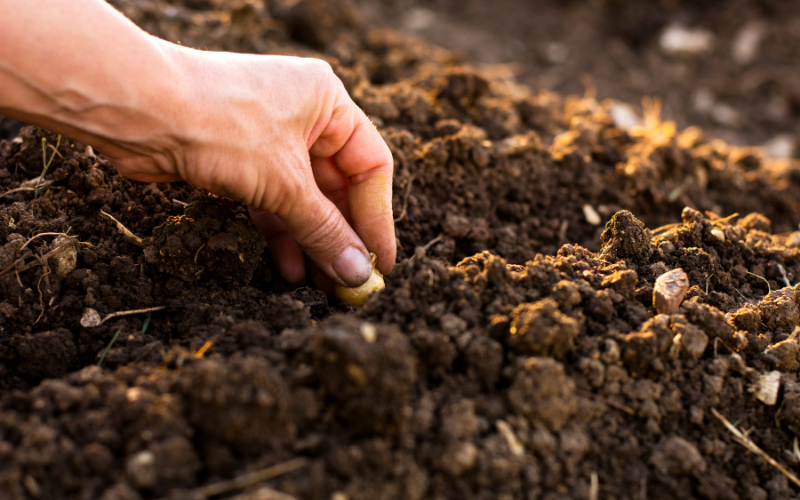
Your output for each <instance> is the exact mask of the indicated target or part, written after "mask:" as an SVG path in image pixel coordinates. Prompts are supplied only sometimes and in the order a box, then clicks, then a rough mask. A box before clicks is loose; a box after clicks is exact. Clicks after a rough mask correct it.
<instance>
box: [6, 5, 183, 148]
mask: <svg viewBox="0 0 800 500" xmlns="http://www.w3.org/2000/svg"><path fill="white" fill-rule="evenodd" d="M0 10H2V12H3V15H2V16H0V113H2V114H4V115H7V116H10V117H12V118H16V119H19V120H21V121H24V122H27V123H32V124H36V125H40V126H43V127H46V128H49V129H52V130H54V131H56V132H60V133H63V134H65V135H69V136H70V137H73V138H75V139H79V140H82V141H84V142H87V143H89V144H93V145H95V146H96V147H97V148H98V149H99V150H101V151H102V152H104V153H106V154H107V155H110V156H125V154H126V153H138V154H145V155H148V156H152V155H154V154H155V155H156V156H157V155H158V154H164V153H163V152H164V151H172V150H177V147H172V145H170V144H165V142H169V141H170V134H168V133H167V134H165V133H164V132H165V130H168V129H169V128H170V127H172V125H174V124H173V123H171V122H172V121H174V120H175V119H176V117H180V116H181V115H182V113H181V107H182V106H183V104H182V102H181V99H180V96H181V95H183V94H185V92H181V85H182V79H181V78H180V71H179V68H178V67H177V66H176V64H175V62H174V61H175V58H174V57H172V55H173V52H174V51H175V50H176V49H175V48H173V47H172V46H170V45H169V44H167V43H166V42H163V41H160V40H157V39H155V38H153V37H151V36H149V35H147V34H146V33H144V32H143V31H141V30H140V29H139V28H138V27H136V26H135V25H134V24H133V23H131V22H130V21H129V20H128V19H126V18H125V17H124V16H122V14H120V13H118V12H117V11H115V10H114V9H113V8H112V7H111V6H109V5H108V4H106V3H105V2H104V1H103V0H69V1H64V0H25V1H19V0H0ZM154 141H155V143H154ZM143 148H147V149H153V151H143V150H142V149H143ZM172 160H173V162H174V160H175V159H172ZM156 161H157V160H156ZM159 163H161V162H159Z"/></svg>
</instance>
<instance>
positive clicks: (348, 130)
mask: <svg viewBox="0 0 800 500" xmlns="http://www.w3.org/2000/svg"><path fill="white" fill-rule="evenodd" d="M341 92H342V93H343V94H344V97H340V98H339V99H337V101H338V102H337V105H336V107H335V108H334V111H333V114H332V117H331V120H330V122H329V125H328V127H326V128H325V130H324V131H323V132H322V134H321V135H320V136H319V138H317V140H316V141H315V143H314V145H313V146H312V148H311V151H310V152H311V154H312V155H313V156H319V157H325V156H331V155H332V156H333V158H334V160H335V162H336V166H337V167H338V168H339V169H340V170H341V171H342V173H344V175H345V176H346V177H347V178H348V179H349V182H350V184H349V188H348V200H349V204H350V217H351V220H352V225H353V229H354V230H355V232H356V234H358V236H359V237H360V238H361V240H362V241H363V242H364V245H366V247H367V249H368V250H369V251H371V252H374V253H375V254H376V255H377V256H378V270H379V271H381V272H382V273H383V274H388V273H389V272H391V270H392V268H393V267H394V262H395V259H396V258H397V244H396V240H395V234H394V218H393V216H392V176H393V171H394V160H393V159H392V153H391V152H390V151H389V147H388V146H387V145H386V143H385V142H384V141H383V138H382V137H381V135H380V133H378V131H377V129H375V126H374V125H372V123H371V122H370V121H369V119H368V118H367V116H366V115H365V114H364V112H363V111H361V110H360V109H359V108H358V106H356V104H355V103H354V102H353V101H352V100H351V99H350V97H349V96H348V95H347V93H346V91H345V90H344V87H343V86H342V88H341ZM340 95H341V94H340Z"/></svg>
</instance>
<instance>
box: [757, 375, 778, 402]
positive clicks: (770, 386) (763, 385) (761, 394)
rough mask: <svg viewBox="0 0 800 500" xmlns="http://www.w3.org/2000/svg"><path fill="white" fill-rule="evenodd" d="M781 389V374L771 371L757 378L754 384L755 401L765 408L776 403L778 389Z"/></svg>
mask: <svg viewBox="0 0 800 500" xmlns="http://www.w3.org/2000/svg"><path fill="white" fill-rule="evenodd" d="M780 387H781V372H779V371H778V370H773V371H771V372H769V373H764V374H762V375H761V377H759V379H758V383H757V384H756V399H758V400H759V401H761V402H762V403H764V404H765V405H767V406H773V405H775V403H777V402H778V389H780Z"/></svg>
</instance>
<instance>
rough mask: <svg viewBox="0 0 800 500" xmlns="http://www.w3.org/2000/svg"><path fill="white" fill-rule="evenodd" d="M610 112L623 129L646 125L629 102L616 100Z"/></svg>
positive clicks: (617, 125)
mask: <svg viewBox="0 0 800 500" xmlns="http://www.w3.org/2000/svg"><path fill="white" fill-rule="evenodd" d="M608 113H609V114H610V115H611V120H612V121H613V122H614V126H615V127H618V128H621V129H623V130H631V129H632V128H634V127H641V126H643V125H644V122H643V121H642V119H641V118H640V117H639V115H637V114H636V111H634V110H633V108H632V107H631V106H630V105H628V104H624V103H621V102H615V103H614V104H612V105H611V107H610V108H609V109H608ZM584 213H585V209H584ZM587 220H588V217H587ZM595 225H596V224H595Z"/></svg>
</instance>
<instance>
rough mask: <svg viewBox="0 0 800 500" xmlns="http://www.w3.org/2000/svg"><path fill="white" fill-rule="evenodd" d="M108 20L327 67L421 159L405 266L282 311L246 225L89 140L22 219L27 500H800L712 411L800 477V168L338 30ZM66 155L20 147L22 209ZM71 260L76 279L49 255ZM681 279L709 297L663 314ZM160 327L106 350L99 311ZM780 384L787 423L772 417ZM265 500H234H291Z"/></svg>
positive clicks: (13, 308)
mask: <svg viewBox="0 0 800 500" xmlns="http://www.w3.org/2000/svg"><path fill="white" fill-rule="evenodd" d="M112 3H113V4H114V5H115V6H116V7H118V8H119V9H120V10H122V11H123V12H124V13H125V14H126V15H128V16H129V17H131V18H132V19H133V20H134V21H136V22H138V23H139V24H140V25H142V26H143V27H144V28H145V29H147V30H150V31H152V32H154V33H155V34H157V35H159V36H163V37H165V38H168V39H171V40H176V41H177V40H180V41H182V43H184V44H185V45H190V46H197V47H201V48H208V49H225V50H240V51H255V52H269V53H293V54H304V55H316V56H321V57H325V58H326V59H327V60H329V61H330V62H331V64H332V65H333V67H334V69H335V71H336V72H337V74H339V75H340V77H341V78H342V79H343V81H344V82H345V85H346V87H347V88H348V89H349V91H350V92H351V94H352V95H353V98H354V99H355V100H356V102H357V103H358V104H359V105H360V106H361V107H362V108H363V109H365V110H366V111H367V113H369V115H370V117H371V118H372V119H373V121H374V122H375V123H376V126H377V127H378V130H379V131H380V132H381V133H382V134H383V136H384V138H385V139H386V141H387V143H388V144H389V145H390V147H391V149H392V152H393V154H394V158H395V192H394V198H393V203H394V208H395V214H396V215H395V216H396V218H397V223H396V227H397V235H398V242H399V245H400V256H401V259H400V260H399V262H398V265H397V267H396V269H395V271H394V272H393V273H392V274H391V275H389V276H387V286H386V288H385V289H384V290H383V291H381V292H378V293H376V294H375V295H373V296H371V297H370V298H369V299H368V300H367V302H366V304H365V306H364V307H363V308H361V309H359V310H354V309H353V308H351V307H350V306H347V305H342V304H339V303H336V302H335V301H334V299H329V298H327V297H325V295H324V294H322V293H321V292H320V291H318V290H315V289H313V288H310V287H301V288H297V287H293V286H290V285H289V284H287V283H285V282H283V281H282V280H281V279H280V278H279V277H278V274H277V273H276V272H275V268H274V265H273V263H272V262H271V261H270V258H269V256H268V253H267V252H265V246H264V243H263V242H262V240H261V239H260V238H259V236H258V234H257V232H256V231H255V229H254V227H253V225H252V224H251V222H250V221H249V219H248V218H247V216H246V209H245V208H244V207H242V206H240V205H237V204H234V203H232V202H230V201H228V200H223V199H219V198H215V197H212V196H208V195H204V194H200V193H196V192H195V191H194V190H193V189H192V188H191V187H190V186H187V185H185V184H180V183H176V184H149V185H144V184H139V183H135V182H131V181H128V180H126V179H124V178H122V177H120V176H119V175H118V174H117V173H116V171H115V170H114V169H113V168H112V167H111V166H110V164H109V163H108V162H107V161H105V160H104V159H103V158H102V157H100V156H97V155H96V154H94V153H93V152H92V151H91V150H89V149H87V148H86V147H85V146H84V145H82V144H80V143H77V142H75V141H71V140H68V139H66V138H64V139H62V141H61V142H60V144H59V147H58V155H56V157H55V159H54V161H53V165H52V166H51V167H50V168H51V170H50V171H49V172H48V173H47V175H46V176H45V181H46V182H50V183H49V184H47V185H46V186H45V188H44V189H41V190H39V191H38V192H33V191H29V190H19V191H14V192H13V193H10V194H8V195H7V196H5V197H4V198H3V199H4V202H3V204H2V207H0V268H2V269H0V491H1V492H2V494H0V496H2V497H3V498H9V499H14V500H17V499H20V500H21V499H34V498H54V499H56V498H65V499H90V498H100V499H102V500H143V499H156V498H172V499H183V498H186V499H189V498H193V499H194V498H206V497H207V496H209V494H208V492H209V491H212V490H210V489H203V488H207V487H208V486H209V485H213V486H214V488H216V487H217V486H219V484H224V483H222V482H224V481H226V480H229V479H232V478H240V479H241V478H242V477H247V476H245V475H246V474H247V473H251V472H254V471H260V470H262V469H265V468H267V467H270V466H273V465H276V464H282V463H286V462H288V461H290V460H294V459H298V458H299V459H303V460H304V461H303V462H289V463H300V464H301V465H303V464H304V465H303V467H302V468H300V469H298V470H293V471H291V472H286V473H284V474H281V475H279V476H278V477H274V478H270V479H269V480H264V481H259V482H258V487H264V486H268V487H269V488H272V489H273V490H277V491H280V492H283V493H284V494H285V495H290V496H291V497H294V498H302V499H320V500H323V499H325V500H327V499H330V498H334V499H336V500H344V499H351V500H360V499H364V500H367V499H370V500H371V499H376V498H381V499H413V500H421V499H444V498H468V499H488V498H493V499H494V498H501V499H539V498H541V499H547V500H556V499H572V498H574V499H587V498H618V499H631V500H633V499H641V498H652V499H670V498H708V499H736V498H750V499H766V498H772V499H784V498H786V499H789V498H795V497H796V496H797V489H796V487H795V486H794V485H793V484H792V483H791V482H789V481H788V480H787V479H786V478H785V477H784V476H782V475H780V473H779V472H778V471H777V470H776V469H774V468H773V467H771V466H770V465H768V464H767V463H766V462H765V461H764V460H763V458H761V457H759V456H758V455H755V454H752V453H749V452H747V450H746V449H745V448H744V447H742V446H741V445H740V444H738V443H737V442H736V441H735V440H734V438H733V436H732V435H731V434H730V432H729V431H728V430H727V429H726V428H725V427H724V426H723V425H722V424H721V423H720V421H719V420H718V419H717V418H715V417H714V413H713V411H717V412H719V414H721V415H723V416H724V417H725V418H727V419H728V420H729V421H730V422H735V423H736V425H737V428H739V429H741V430H742V431H743V432H744V431H747V432H748V436H749V438H750V439H752V440H753V441H754V442H755V443H756V444H758V446H760V447H761V448H762V449H763V450H764V451H765V452H766V453H768V454H769V455H770V456H772V457H774V458H775V459H776V460H778V461H779V462H780V463H782V464H784V465H785V466H787V467H788V468H789V469H792V468H793V466H794V465H795V464H796V460H797V458H796V457H795V456H794V455H793V454H791V453H790V454H787V453H786V452H785V451H786V450H792V446H793V439H794V434H795V433H798V432H800V382H798V380H797V370H798V368H800V358H799V357H798V355H799V354H800V347H798V346H800V344H798V339H797V335H796V333H795V332H796V326H797V322H798V320H799V319H800V312H799V311H800V308H799V305H800V289H798V288H796V287H794V286H793V284H794V283H795V282H796V281H798V280H800V250H798V247H800V233H798V232H792V231H793V230H795V228H796V227H797V225H798V222H800V211H798V210H797V200H798V199H800V170H799V169H798V165H796V164H795V163H786V162H784V163H775V162H770V161H767V160H764V159H763V158H762V157H761V156H760V155H759V154H758V153H757V152H756V151H754V150H751V149H741V148H735V147H732V146H729V145H727V144H725V143H722V142H719V141H714V140H710V139H707V138H705V137H704V135H703V134H702V132H700V131H699V130H697V129H690V130H685V131H682V132H678V131H676V130H675V128H674V126H673V125H671V124H670V123H668V122H667V123H665V122H661V121H660V120H658V119H657V117H655V116H652V117H651V118H652V119H651V120H650V121H649V122H648V124H647V125H646V126H645V127H643V128H642V129H640V130H637V131H629V132H626V131H624V130H621V129H619V128H617V127H615V126H614V124H613V121H612V120H611V118H610V115H609V109H608V107H607V106H606V104H604V103H599V102H597V101H596V100H594V99H592V98H578V97H562V96H559V95H556V94H551V93H546V92H545V93H534V92H532V91H531V90H530V89H527V88H524V87H519V86H517V85H514V84H512V83H510V82H509V81H508V80H506V79H503V78H500V77H499V76H498V75H496V74H493V73H492V72H491V71H488V72H487V71H482V70H478V69H476V68H474V67H472V66H470V65H468V64H465V63H463V61H459V59H458V58H457V57H456V56H453V55H452V54H450V53H448V52H445V51H442V50H439V49H433V48H431V47H429V46H427V45H425V44H424V43H422V42H419V41H415V40H410V39H408V38H406V37H405V36H403V35H400V34H397V33H394V32H390V31H385V30H374V29H369V28H368V27H367V26H365V25H364V24H362V23H360V21H359V19H358V16H357V15H355V14H354V12H355V11H353V10H352V8H350V7H349V6H348V5H347V4H344V3H340V2H317V1H311V0H309V1H305V0H301V1H300V2H292V4H291V5H288V4H284V3H281V2H276V3H275V5H273V4H272V3H270V6H269V9H267V8H266V7H265V6H264V5H263V4H262V3H260V2H238V1H197V0H192V1H189V0H186V1H185V2H175V3H172V4H169V5H167V4H164V3H160V2H147V3H143V2H127V1H122V0H116V1H114V2H112ZM315 18H319V19H323V20H325V22H324V23H321V24H319V25H317V24H315V23H313V22H309V21H310V19H315ZM332 26H342V27H343V28H342V29H333V28H332ZM304 43H305V44H311V45H303V44H304ZM315 51H316V52H315ZM42 138H46V139H47V143H48V144H52V145H55V144H56V143H57V142H58V139H57V137H56V136H55V135H53V134H51V133H49V132H47V131H44V130H41V129H36V128H32V127H29V128H25V129H23V130H22V131H21V133H20V135H19V136H17V138H15V139H13V140H11V141H0V189H2V190H3V192H7V191H9V190H12V189H16V188H18V187H21V186H22V184H23V183H24V182H25V181H28V180H30V179H32V178H35V177H36V176H38V175H39V174H40V173H41V169H42V157H41V143H42ZM586 206H588V207H589V208H590V209H591V210H589V209H586V208H585V207H586ZM100 210H102V211H104V212H106V213H108V214H111V215H113V216H114V217H115V218H116V219H117V220H119V221H120V222H121V223H122V224H123V225H125V226H126V227H127V228H128V229H129V230H130V231H131V232H132V233H133V234H134V235H136V236H138V237H139V238H142V239H143V245H144V248H140V247H139V246H137V245H136V244H135V243H133V242H132V241H131V239H130V237H127V236H125V235H123V234H120V232H119V231H118V229H117V227H116V226H115V225H114V224H113V223H112V222H110V221H108V220H107V219H105V218H103V217H101V216H99V211H100ZM737 212H738V214H739V216H738V217H737V216H728V217H723V216H726V215H729V214H733V213H737ZM587 214H588V215H587ZM595 215H597V216H599V217H601V218H602V220H605V221H607V222H606V224H605V225H604V226H603V225H602V224H600V225H596V224H597V221H596V220H595ZM37 235H38V236H37ZM34 236H36V237H35V238H34ZM57 238H69V239H66V240H65V239H62V240H59V241H61V242H64V241H67V242H69V244H70V245H73V246H72V247H71V248H74V249H75V250H74V251H75V257H74V262H72V263H69V262H68V264H69V266H72V267H71V269H70V270H69V271H68V272H63V273H59V272H57V270H58V269H57V267H58V266H57V265H56V264H57V263H58V262H56V260H54V259H53V258H50V257H48V258H45V256H47V255H48V252H52V251H53V250H54V248H56V247H59V248H60V246H59V245H62V243H57V242H56V239H57ZM63 244H64V245H66V243H63ZM59 255H60V254H59ZM51 257H52V256H51ZM69 266H68V267H69ZM674 269H682V270H683V271H684V272H685V274H686V279H687V280H688V290H687V292H686V296H685V298H684V299H683V300H682V301H681V302H680V303H679V304H678V306H677V310H676V311H675V312H674V313H672V314H659V313H658V311H657V310H656V308H655V307H654V305H653V296H654V288H655V286H656V280H657V279H658V278H659V277H660V276H662V275H664V274H665V273H667V272H669V271H671V270H674ZM62 270H63V269H62ZM155 306H162V307H165V309H162V310H159V311H155V312H150V313H147V312H144V313H137V314H133V315H128V316H117V317H111V318H110V319H108V320H107V321H106V322H105V323H103V324H101V325H100V326H97V327H91V328H84V327H81V326H80V318H81V316H82V314H83V313H84V310H85V309H86V308H92V309H94V310H96V311H97V312H98V313H99V314H100V315H101V317H105V316H106V315H109V314H112V313H116V312H124V311H131V310H135V309H143V308H152V307H155ZM773 372H774V373H775V374H777V376H778V380H779V383H780V388H779V392H778V399H777V403H776V404H775V405H772V406H768V405H766V404H764V403H762V402H761V401H760V400H758V399H756V397H755V394H754V393H755V391H756V390H757V388H758V385H759V384H760V383H761V382H760V381H762V380H763V379H762V376H763V375H766V374H769V373H773ZM773 377H774V376H773ZM712 410H713V411H712ZM250 477H252V476H250ZM241 485H242V483H240V487H239V488H238V489H237V488H233V489H230V490H225V491H224V492H220V493H216V494H214V495H211V496H217V497H219V496H220V494H222V495H227V497H229V498H231V497H232V498H239V499H240V500H242V499H245V498H278V497H277V496H275V495H276V494H275V493H274V491H273V492H272V493H269V491H271V490H259V491H260V492H258V493H256V492H255V491H250V492H247V493H244V494H242V496H233V495H239V494H240V493H241V491H239V490H240V489H242V488H241ZM248 486H253V485H248ZM197 488H199V489H197ZM264 492H266V493H264ZM262 495H267V496H266V497H264V496H262ZM269 495H272V496H269ZM593 495H596V496H593ZM281 498H283V497H281Z"/></svg>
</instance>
